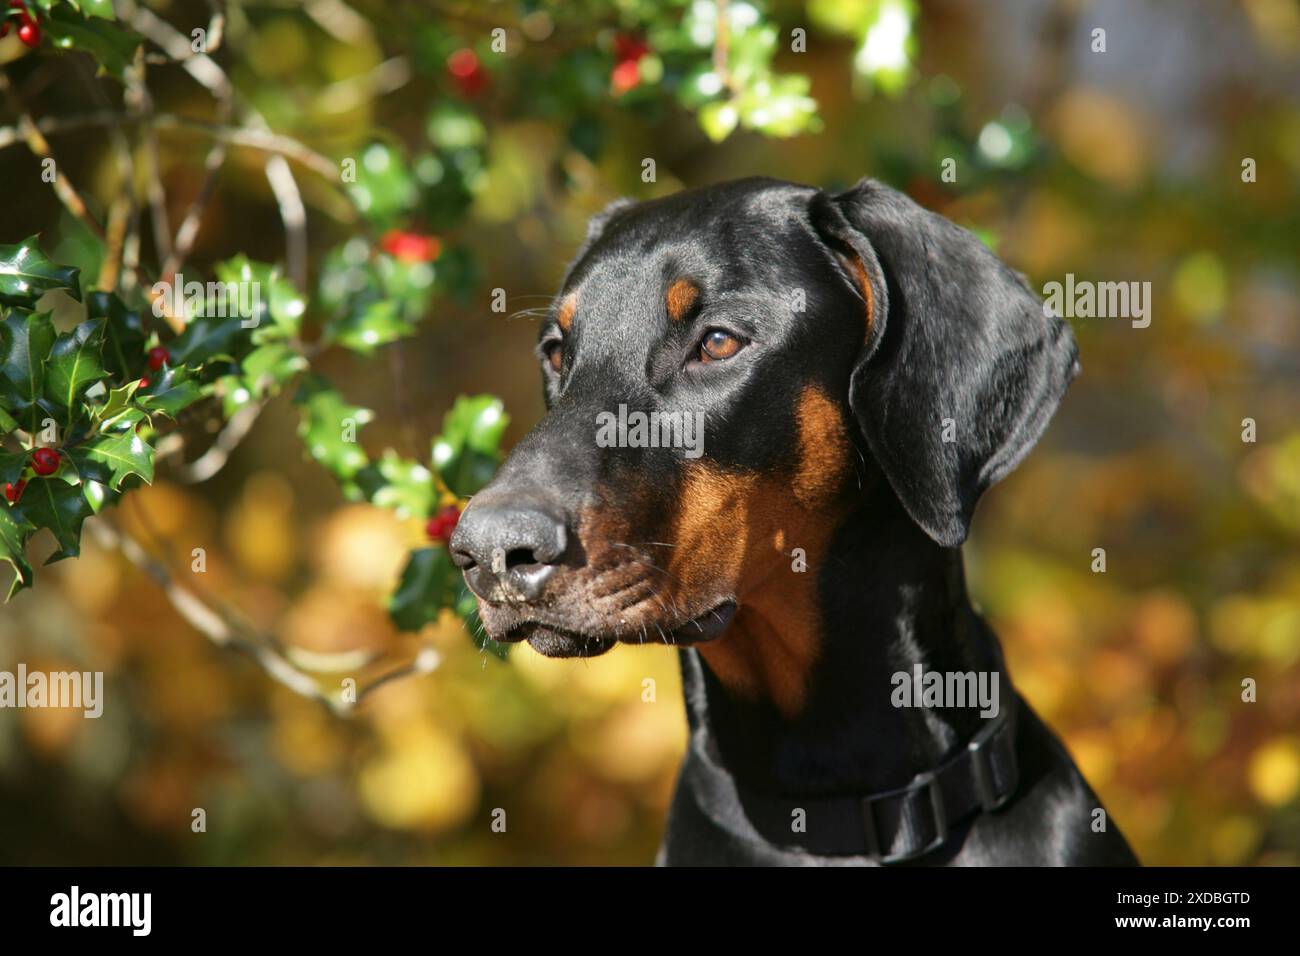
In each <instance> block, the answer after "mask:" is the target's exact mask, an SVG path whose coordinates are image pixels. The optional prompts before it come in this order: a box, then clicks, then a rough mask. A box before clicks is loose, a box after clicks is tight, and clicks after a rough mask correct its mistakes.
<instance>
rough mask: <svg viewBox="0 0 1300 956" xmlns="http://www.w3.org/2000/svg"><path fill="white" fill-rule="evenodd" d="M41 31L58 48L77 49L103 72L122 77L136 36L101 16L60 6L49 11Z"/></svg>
mask: <svg viewBox="0 0 1300 956" xmlns="http://www.w3.org/2000/svg"><path fill="white" fill-rule="evenodd" d="M45 32H46V34H47V35H48V36H49V37H50V40H51V42H52V43H53V44H54V45H55V46H56V47H58V48H59V49H61V50H81V51H83V52H85V53H89V54H90V55H91V56H92V57H94V59H95V62H96V63H98V64H99V68H100V70H101V71H103V72H107V73H110V74H112V75H113V76H114V77H116V78H117V79H119V80H120V79H122V78H123V76H124V75H125V73H126V69H127V67H129V66H130V65H131V60H132V58H133V57H134V56H135V48H136V47H137V46H138V45H139V43H140V38H139V37H138V36H137V35H136V34H134V33H130V32H128V31H126V30H123V29H122V28H121V27H119V26H118V25H117V24H116V23H115V22H113V21H111V20H105V19H89V20H88V19H85V18H84V17H80V16H77V15H76V14H75V13H72V12H71V11H68V10H65V9H63V8H62V7H55V8H54V9H53V10H51V11H50V19H49V21H48V22H47V23H46V24H45Z"/></svg>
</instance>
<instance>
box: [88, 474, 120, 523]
mask: <svg viewBox="0 0 1300 956" xmlns="http://www.w3.org/2000/svg"><path fill="white" fill-rule="evenodd" d="M81 493H82V494H83V495H85V497H86V504H88V505H90V510H91V511H92V512H93V513H94V514H99V513H100V512H101V511H103V510H104V508H105V507H106V506H107V505H111V504H113V503H115V502H116V501H117V500H118V499H119V498H121V497H122V494H121V492H117V491H112V490H110V489H109V488H107V487H105V486H104V485H103V484H102V483H101V482H98V481H95V480H94V479H91V478H83V479H82V481H81Z"/></svg>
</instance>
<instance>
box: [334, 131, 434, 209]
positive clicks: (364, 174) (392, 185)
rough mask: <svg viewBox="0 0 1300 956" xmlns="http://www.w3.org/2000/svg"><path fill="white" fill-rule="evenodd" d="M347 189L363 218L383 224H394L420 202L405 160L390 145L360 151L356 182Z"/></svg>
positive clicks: (369, 147)
mask: <svg viewBox="0 0 1300 956" xmlns="http://www.w3.org/2000/svg"><path fill="white" fill-rule="evenodd" d="M347 188H348V192H349V193H350V194H351V196H352V201H353V202H354V203H355V204H356V206H357V209H359V210H360V211H361V213H362V215H364V216H365V217H366V218H367V219H369V220H370V221H371V222H377V223H381V224H388V223H392V222H395V221H396V220H397V218H398V217H399V216H400V215H401V214H402V213H404V212H406V211H408V210H410V209H411V208H412V207H413V206H414V205H415V204H416V202H417V201H418V200H419V198H420V190H419V186H418V185H417V183H416V181H415V178H414V177H413V176H412V175H411V173H410V170H408V169H407V166H406V159H405V158H404V157H403V156H402V154H401V152H400V151H398V150H397V149H395V148H393V147H392V146H389V145H388V144H387V143H378V142H376V143H371V144H370V145H368V146H367V147H366V148H365V149H364V150H362V151H361V157H360V159H359V161H358V162H357V163H356V181H355V182H353V183H351V184H349V185H348V187H347Z"/></svg>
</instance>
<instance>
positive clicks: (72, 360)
mask: <svg viewBox="0 0 1300 956" xmlns="http://www.w3.org/2000/svg"><path fill="white" fill-rule="evenodd" d="M104 321H105V320H104V319H88V320H87V321H85V322H82V323H81V324H80V325H78V326H77V327H76V328H75V329H73V330H72V331H71V332H69V333H67V334H66V335H60V336H59V337H58V338H57V339H56V340H55V342H54V346H53V347H52V348H51V349H50V357H49V358H48V359H47V360H46V363H45V394H46V395H47V396H48V397H49V398H50V400H51V401H52V402H54V404H55V406H57V407H58V408H62V409H65V410H66V411H67V418H66V419H65V425H66V426H67V427H68V428H69V429H71V428H72V423H73V422H74V421H75V420H76V418H77V414H78V412H79V411H80V405H81V399H82V396H83V395H84V394H85V392H86V389H88V388H90V386H91V385H93V384H95V383H96V382H98V381H99V380H100V379H102V378H104V377H105V376H106V375H107V374H108V373H107V372H105V371H104V365H103V362H102V360H101V357H100V353H101V352H102V351H103V348H104Z"/></svg>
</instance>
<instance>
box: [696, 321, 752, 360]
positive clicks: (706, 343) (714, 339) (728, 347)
mask: <svg viewBox="0 0 1300 956" xmlns="http://www.w3.org/2000/svg"><path fill="white" fill-rule="evenodd" d="M744 347H745V343H744V342H742V341H741V340H740V339H738V338H737V337H736V336H734V335H732V334H731V333H730V332H724V331H723V330H722V329H710V330H709V331H707V332H705V333H704V338H703V339H701V340H700V354H699V360H700V361H701V362H721V361H723V360H724V359H729V358H731V357H732V356H733V355H735V354H736V353H737V352H739V351H740V350H741V349H743V348H744Z"/></svg>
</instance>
